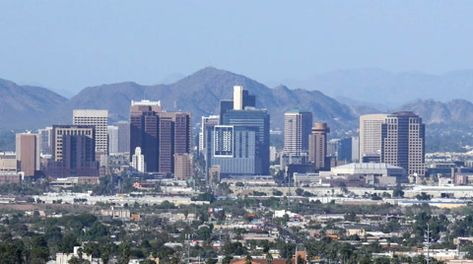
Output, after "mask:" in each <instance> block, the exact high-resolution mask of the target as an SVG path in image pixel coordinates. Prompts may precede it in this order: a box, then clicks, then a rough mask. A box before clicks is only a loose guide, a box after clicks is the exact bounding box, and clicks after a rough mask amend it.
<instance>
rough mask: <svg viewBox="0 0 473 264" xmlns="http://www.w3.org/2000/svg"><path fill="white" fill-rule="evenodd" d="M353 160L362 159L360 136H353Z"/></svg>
mask: <svg viewBox="0 0 473 264" xmlns="http://www.w3.org/2000/svg"><path fill="white" fill-rule="evenodd" d="M351 161H352V162H359V161H360V138H359V137H352V138H351Z"/></svg>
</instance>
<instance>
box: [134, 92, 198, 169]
mask: <svg viewBox="0 0 473 264" xmlns="http://www.w3.org/2000/svg"><path fill="white" fill-rule="evenodd" d="M190 123H191V122H190V114H189V113H184V112H164V111H162V109H161V104H160V103H159V102H152V101H141V102H134V101H132V105H131V114H130V156H131V155H133V151H134V150H135V149H136V147H140V148H141V150H142V153H143V155H144V157H145V159H146V171H147V172H160V173H173V172H174V171H175V165H174V154H184V153H190V151H191V129H190V127H191V124H190Z"/></svg>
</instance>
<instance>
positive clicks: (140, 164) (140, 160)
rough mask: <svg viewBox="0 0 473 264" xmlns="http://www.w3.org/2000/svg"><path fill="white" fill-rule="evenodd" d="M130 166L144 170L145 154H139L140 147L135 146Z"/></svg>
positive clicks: (140, 170)
mask: <svg viewBox="0 0 473 264" xmlns="http://www.w3.org/2000/svg"><path fill="white" fill-rule="evenodd" d="M131 166H132V167H133V168H134V169H135V170H137V171H139V172H145V156H144V155H143V154H141V148H140V147H136V148H135V154H133V156H132V157H131Z"/></svg>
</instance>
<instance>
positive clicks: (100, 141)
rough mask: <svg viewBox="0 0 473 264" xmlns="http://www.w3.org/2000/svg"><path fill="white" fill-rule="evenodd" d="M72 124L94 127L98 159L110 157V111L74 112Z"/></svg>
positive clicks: (80, 110)
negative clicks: (108, 128) (104, 156)
mask: <svg viewBox="0 0 473 264" xmlns="http://www.w3.org/2000/svg"><path fill="white" fill-rule="evenodd" d="M72 124H73V125H85V126H94V127H95V152H96V155H97V158H98V157H100V156H102V155H108V130H107V126H108V110H97V109H76V110H74V111H73V121H72Z"/></svg>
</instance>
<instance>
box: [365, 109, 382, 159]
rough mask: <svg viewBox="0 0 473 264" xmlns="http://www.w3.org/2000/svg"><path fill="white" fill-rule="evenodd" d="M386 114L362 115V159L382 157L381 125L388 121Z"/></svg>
mask: <svg viewBox="0 0 473 264" xmlns="http://www.w3.org/2000/svg"><path fill="white" fill-rule="evenodd" d="M386 117H387V115H386V114H370V115H362V116H360V159H362V158H363V157H365V156H367V157H380V155H381V145H382V144H381V126H382V125H383V124H384V123H385V122H386Z"/></svg>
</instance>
